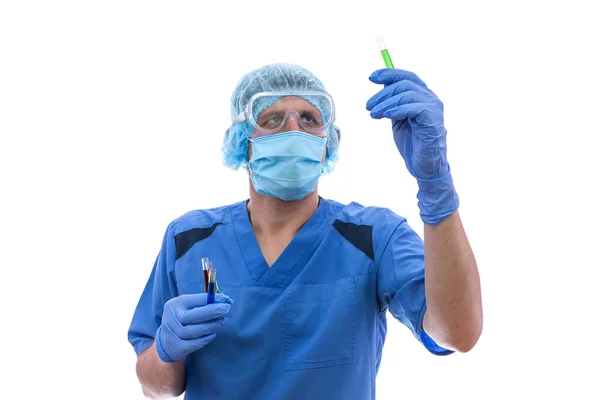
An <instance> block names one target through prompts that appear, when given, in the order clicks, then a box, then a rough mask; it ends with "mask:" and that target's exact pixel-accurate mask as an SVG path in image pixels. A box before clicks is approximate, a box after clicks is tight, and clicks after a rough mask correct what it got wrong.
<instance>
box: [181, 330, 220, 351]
mask: <svg viewBox="0 0 600 400" xmlns="http://www.w3.org/2000/svg"><path fill="white" fill-rule="evenodd" d="M216 337H217V334H216V333H211V334H210V335H206V336H203V337H201V338H198V339H192V340H188V341H186V345H187V347H188V348H189V349H193V351H196V350H200V349H201V348H203V347H204V346H206V345H207V344H209V343H210V342H212V341H213V340H214V339H215V338H216Z"/></svg>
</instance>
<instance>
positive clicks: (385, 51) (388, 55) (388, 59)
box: [381, 50, 394, 68]
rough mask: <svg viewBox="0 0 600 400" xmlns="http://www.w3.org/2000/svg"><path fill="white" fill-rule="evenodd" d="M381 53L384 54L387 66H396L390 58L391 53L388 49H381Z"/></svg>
mask: <svg viewBox="0 0 600 400" xmlns="http://www.w3.org/2000/svg"><path fill="white" fill-rule="evenodd" d="M381 55H382V56H383V61H384V62H385V66H386V67H387V68H394V64H392V59H391V58H390V53H388V51H387V50H381Z"/></svg>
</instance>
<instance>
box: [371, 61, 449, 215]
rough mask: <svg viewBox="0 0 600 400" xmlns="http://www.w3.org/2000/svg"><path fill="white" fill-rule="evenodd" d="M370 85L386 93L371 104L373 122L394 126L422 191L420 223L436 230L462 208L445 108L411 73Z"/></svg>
mask: <svg viewBox="0 0 600 400" xmlns="http://www.w3.org/2000/svg"><path fill="white" fill-rule="evenodd" d="M369 80H370V81H371V82H373V83H377V84H383V85H384V88H383V89H381V90H380V91H379V92H378V93H377V94H375V96H373V97H372V98H371V99H369V101H368V102H367V110H369V111H370V112H371V117H372V118H375V119H380V118H384V117H385V118H389V119H391V120H392V131H393V133H394V141H395V142H396V147H397V148H398V150H399V151H400V154H401V155H402V157H403V158H404V162H405V164H406V167H407V168H408V171H409V172H410V174H411V175H412V176H414V177H415V178H416V179H417V182H418V185H419V192H418V194H417V198H418V199H419V209H420V211H421V218H422V219H423V222H425V223H427V224H430V225H437V224H439V223H440V222H441V221H443V220H444V219H445V218H446V217H448V216H449V215H450V214H452V213H453V212H454V211H456V209H458V204H459V199H458V195H457V194H456V191H455V189H454V183H453V181H452V175H451V174H450V166H449V165H448V160H447V158H446V128H445V127H444V107H443V104H442V102H441V101H440V99H438V97H437V96H436V95H435V94H434V93H433V92H432V91H431V90H430V89H429V88H428V87H427V85H425V83H424V82H423V81H422V80H421V79H420V78H419V77H418V76H417V75H415V74H414V73H412V72H409V71H403V70H400V69H393V68H385V69H380V70H377V71H375V72H374V73H373V74H371V76H370V77H369Z"/></svg>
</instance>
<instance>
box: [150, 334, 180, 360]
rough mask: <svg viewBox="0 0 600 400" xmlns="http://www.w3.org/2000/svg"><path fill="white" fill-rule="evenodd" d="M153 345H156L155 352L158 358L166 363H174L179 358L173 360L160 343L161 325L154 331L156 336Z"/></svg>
mask: <svg viewBox="0 0 600 400" xmlns="http://www.w3.org/2000/svg"><path fill="white" fill-rule="evenodd" d="M154 346H155V347H156V354H158V358H160V360H161V361H162V362H164V363H166V364H175V363H176V362H178V361H179V360H174V359H173V358H171V356H169V354H167V352H166V351H165V349H164V348H163V345H162V326H160V327H159V328H158V330H157V331H156V337H155V338H154Z"/></svg>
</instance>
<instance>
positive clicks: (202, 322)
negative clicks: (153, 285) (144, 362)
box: [155, 293, 233, 363]
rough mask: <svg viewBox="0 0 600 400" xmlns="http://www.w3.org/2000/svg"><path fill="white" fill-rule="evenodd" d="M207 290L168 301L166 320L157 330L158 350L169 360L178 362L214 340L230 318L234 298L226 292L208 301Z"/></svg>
mask: <svg viewBox="0 0 600 400" xmlns="http://www.w3.org/2000/svg"><path fill="white" fill-rule="evenodd" d="M206 297H207V295H206V293H198V294H184V295H181V296H178V297H174V298H172V299H171V300H169V301H167V302H166V303H165V305H164V311H163V316H162V324H161V325H160V327H159V328H158V330H157V331H156V338H155V343H156V352H157V353H158V356H159V357H160V359H161V360H163V361H164V362H166V363H176V362H178V361H181V360H183V359H184V358H185V357H186V356H187V355H188V354H190V353H192V352H194V351H196V350H199V349H201V348H202V347H204V346H206V345H207V344H208V343H210V342H211V341H212V340H213V339H214V338H215V337H216V332H217V331H218V330H219V329H221V328H222V327H223V326H224V325H225V323H226V322H227V318H226V317H225V314H227V313H228V312H229V308H230V307H231V304H232V303H233V301H232V300H231V299H230V298H229V297H227V296H226V295H224V294H223V293H217V294H216V295H215V303H214V304H207V303H206Z"/></svg>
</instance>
